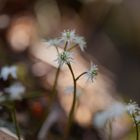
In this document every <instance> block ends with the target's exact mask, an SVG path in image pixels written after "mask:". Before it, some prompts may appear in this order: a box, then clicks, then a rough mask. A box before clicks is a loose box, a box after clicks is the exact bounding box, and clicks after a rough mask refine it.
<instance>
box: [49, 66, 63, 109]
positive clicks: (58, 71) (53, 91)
mask: <svg viewBox="0 0 140 140" xmlns="http://www.w3.org/2000/svg"><path fill="white" fill-rule="evenodd" d="M60 67H61V65H59V66H58V68H57V71H56V76H55V80H54V84H53V87H52V93H51V101H50V105H49V106H51V105H52V103H53V100H54V98H55V96H56V86H57V82H58V77H59V73H60Z"/></svg>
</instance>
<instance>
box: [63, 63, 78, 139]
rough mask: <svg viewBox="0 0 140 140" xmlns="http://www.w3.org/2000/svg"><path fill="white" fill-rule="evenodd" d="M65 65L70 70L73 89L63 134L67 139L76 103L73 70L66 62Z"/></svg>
mask: <svg viewBox="0 0 140 140" xmlns="http://www.w3.org/2000/svg"><path fill="white" fill-rule="evenodd" d="M67 66H68V68H69V70H70V72H71V75H72V79H73V85H74V91H73V102H72V106H71V109H70V113H69V117H68V125H67V128H66V132H65V135H64V140H67V137H68V135H69V131H70V128H71V125H72V121H73V116H74V109H75V104H76V79H75V76H74V72H73V69H72V67H71V64H70V63H67Z"/></svg>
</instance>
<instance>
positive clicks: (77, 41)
mask: <svg viewBox="0 0 140 140" xmlns="http://www.w3.org/2000/svg"><path fill="white" fill-rule="evenodd" d="M66 42H67V48H73V47H75V46H76V45H78V46H79V47H80V49H81V50H82V51H84V48H85V47H86V42H85V39H84V37H81V36H78V35H76V33H75V30H64V32H62V33H61V37H59V38H56V39H51V40H49V41H48V42H47V43H48V44H49V45H50V46H51V45H52V46H60V45H62V44H63V46H64V45H65V44H66Z"/></svg>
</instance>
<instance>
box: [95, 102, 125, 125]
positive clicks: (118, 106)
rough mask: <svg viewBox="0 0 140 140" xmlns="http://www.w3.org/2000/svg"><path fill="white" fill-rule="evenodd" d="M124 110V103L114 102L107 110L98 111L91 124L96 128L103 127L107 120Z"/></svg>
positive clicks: (122, 112) (119, 114) (121, 113)
mask: <svg viewBox="0 0 140 140" xmlns="http://www.w3.org/2000/svg"><path fill="white" fill-rule="evenodd" d="M125 112H126V109H125V105H124V104H123V103H120V102H116V103H114V104H113V105H111V107H109V108H108V109H107V110H105V111H102V112H100V113H98V114H97V115H96V116H95V117H94V120H93V124H94V125H95V126H96V127H97V128H103V127H104V126H105V124H106V123H107V121H110V120H113V119H115V118H117V117H120V116H121V115H123V114H124V113H125Z"/></svg>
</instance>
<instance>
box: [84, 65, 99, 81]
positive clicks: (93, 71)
mask: <svg viewBox="0 0 140 140" xmlns="http://www.w3.org/2000/svg"><path fill="white" fill-rule="evenodd" d="M97 71H98V68H97V65H93V64H91V67H90V69H89V70H88V71H87V73H86V76H87V79H88V80H91V81H92V82H94V80H95V78H96V76H97Z"/></svg>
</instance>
